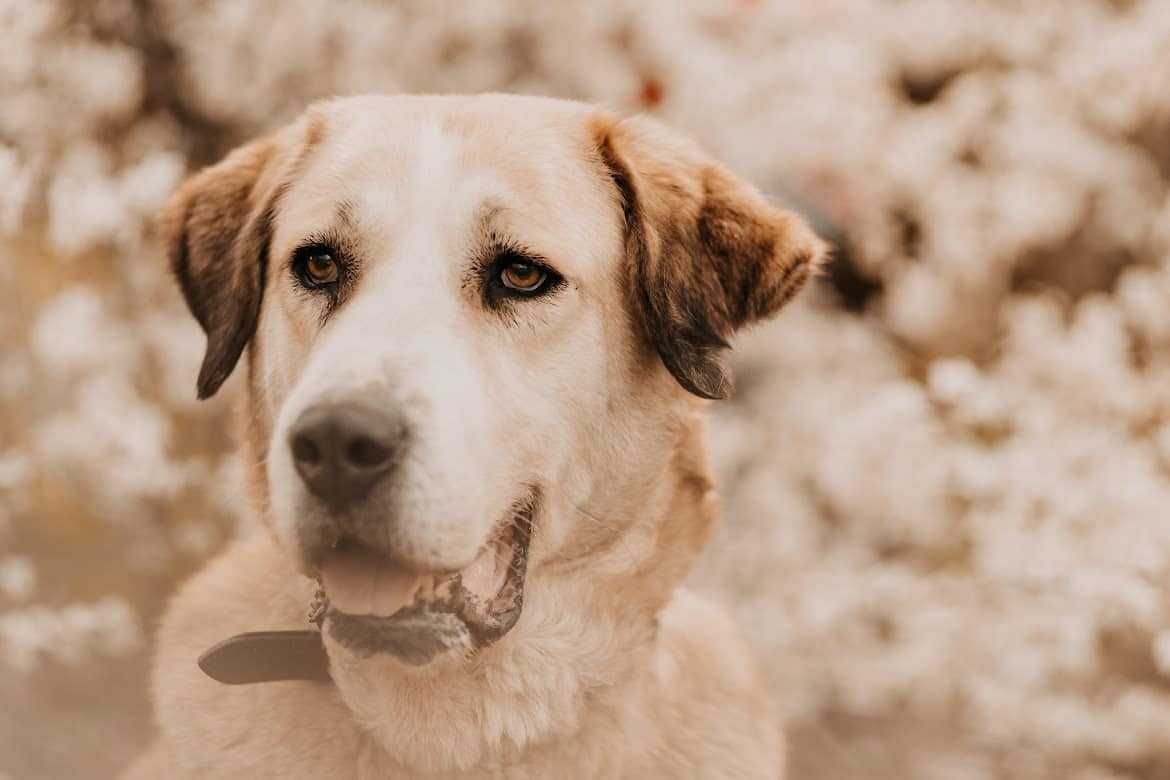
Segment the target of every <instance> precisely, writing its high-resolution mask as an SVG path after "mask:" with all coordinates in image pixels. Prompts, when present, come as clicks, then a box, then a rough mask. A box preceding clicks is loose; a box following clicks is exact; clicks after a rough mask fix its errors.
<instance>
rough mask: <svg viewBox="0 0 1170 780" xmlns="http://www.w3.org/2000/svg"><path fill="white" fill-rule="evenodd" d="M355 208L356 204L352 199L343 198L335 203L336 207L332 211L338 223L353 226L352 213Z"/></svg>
mask: <svg viewBox="0 0 1170 780" xmlns="http://www.w3.org/2000/svg"><path fill="white" fill-rule="evenodd" d="M356 209H357V204H356V203H354V202H353V201H352V200H349V199H346V200H343V201H341V202H340V203H338V204H337V208H336V209H335V210H334V212H333V213H334V217H336V219H337V221H338V223H340V224H342V225H344V226H346V227H353V226H354V217H353V214H354V211H355V210H356Z"/></svg>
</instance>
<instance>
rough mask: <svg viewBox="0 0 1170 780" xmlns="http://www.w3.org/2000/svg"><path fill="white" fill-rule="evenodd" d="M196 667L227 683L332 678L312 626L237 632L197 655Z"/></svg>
mask: <svg viewBox="0 0 1170 780" xmlns="http://www.w3.org/2000/svg"><path fill="white" fill-rule="evenodd" d="M199 668H200V669H202V670H203V673H204V674H206V675H207V676H208V677H210V678H211V679H213V680H216V681H218V682H221V683H226V684H227V685H246V684H248V683H261V682H281V681H284V680H308V681H311V682H330V681H331V680H332V678H331V677H330V676H329V656H328V655H327V654H326V653H325V645H324V643H323V642H322V641H321V632H320V631H313V630H309V631H251V632H249V633H246V634H237V635H235V636H233V637H230V638H228V639H225V640H223V641H222V642H220V643H218V644H216V645H215V646H213V647H212V648H210V649H209V650H207V651H206V652H204V653H203V655H201V656H199Z"/></svg>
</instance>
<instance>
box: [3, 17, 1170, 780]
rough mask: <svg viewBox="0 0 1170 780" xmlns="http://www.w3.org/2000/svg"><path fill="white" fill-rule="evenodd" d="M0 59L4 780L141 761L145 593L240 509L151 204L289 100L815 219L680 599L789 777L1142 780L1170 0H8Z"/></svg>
mask: <svg viewBox="0 0 1170 780" xmlns="http://www.w3.org/2000/svg"><path fill="white" fill-rule="evenodd" d="M0 40H2V41H3V46H0V180H2V181H3V182H4V186H3V187H2V188H0V232H2V233H4V235H5V236H6V240H5V243H4V245H3V249H2V250H0V290H2V291H3V299H4V305H3V306H0V698H3V699H4V700H5V701H6V703H7V704H6V706H5V707H4V708H0V709H3V710H4V713H3V714H0V773H2V772H4V771H9V772H13V773H15V774H16V775H17V776H56V775H62V774H64V773H65V772H67V771H68V769H69V768H70V767H76V766H79V765H85V764H81V763H80V762H78V760H77V756H78V754H79V753H82V752H84V753H85V754H86V756H87V761H89V762H90V763H89V764H88V766H90V767H94V766H96V767H98V769H99V770H101V771H108V770H112V769H113V768H115V767H116V766H117V765H118V764H119V763H120V762H123V761H125V760H126V759H127V758H128V757H129V755H130V754H131V753H132V752H133V751H134V750H137V749H138V748H140V747H141V745H142V744H143V742H144V740H145V739H146V738H147V734H148V729H149V724H148V722H147V716H146V714H145V712H146V710H145V705H144V700H145V699H144V696H145V694H144V691H145V684H146V675H145V672H143V671H142V670H143V668H144V664H145V660H144V659H145V647H146V644H147V642H148V637H149V628H150V624H151V621H152V620H153V619H154V617H155V616H156V615H157V612H158V610H159V608H160V605H161V603H162V602H161V598H162V594H164V593H165V592H167V591H168V590H169V589H171V588H172V587H173V585H174V581H175V579H176V578H177V577H179V576H180V575H182V574H184V573H186V572H189V571H190V570H191V569H192V568H193V567H194V566H195V565H197V564H198V562H200V561H201V560H203V559H204V558H205V557H206V556H208V555H209V554H211V553H212V552H213V551H214V550H215V549H217V548H218V546H219V545H220V544H221V543H222V541H223V540H224V539H225V538H226V536H227V535H228V534H229V533H230V532H231V528H232V525H233V523H234V522H235V519H236V515H237V507H238V506H239V502H240V490H239V485H238V476H237V472H238V470H239V469H238V465H237V463H236V461H235V459H234V457H233V456H232V449H233V440H232V436H231V435H230V430H231V426H230V425H229V420H230V415H229V413H228V409H229V408H230V406H231V403H230V402H231V396H232V395H233V394H235V393H236V392H238V390H237V389H236V388H234V386H229V388H228V392H227V393H226V394H225V397H224V398H218V399H216V400H215V401H214V402H212V403H210V404H208V405H205V406H196V404H195V403H194V385H193V383H194V377H195V374H196V370H197V366H198V361H199V358H200V350H201V347H202V337H201V336H200V334H199V331H198V329H197V327H196V326H195V324H194V323H193V322H192V321H190V319H189V318H188V317H187V315H186V313H185V312H184V310H183V309H182V306H181V304H180V302H179V300H178V296H177V294H176V292H175V291H174V290H173V289H172V284H171V283H170V281H169V280H168V278H167V275H166V272H165V267H164V265H165V264H164V262H163V260H162V257H161V252H160V249H159V247H158V246H157V243H156V240H155V238H154V236H153V227H152V218H153V215H154V214H155V213H156V212H157V210H158V208H159V206H160V205H161V204H162V202H163V201H164V200H165V198H166V196H167V195H168V194H169V192H170V191H171V190H172V189H173V187H174V186H175V185H176V184H177V182H178V181H179V180H180V179H181V177H182V176H183V175H184V173H185V172H186V171H187V170H189V169H190V168H192V167H194V166H198V165H201V164H205V163H207V162H210V161H212V160H214V159H215V158H216V157H217V156H219V155H220V154H222V153H223V152H225V151H226V150H227V149H229V148H230V147H231V146H232V145H234V144H235V143H238V142H239V141H241V140H244V139H246V138H248V137H250V136H251V135H253V134H256V133H259V132H262V131H264V130H266V129H268V128H271V127H273V126H275V125H277V124H279V123H280V122H282V121H283V120H285V119H287V118H289V117H291V116H292V115H294V114H296V113H298V112H299V111H300V110H301V109H302V108H303V106H304V105H305V104H306V103H307V102H308V101H310V100H312V99H314V98H317V97H322V96H327V95H332V94H340V93H353V92H363V91H391V92H394V91H409V92H420V91H437V92H468V91H482V90H496V91H516V92H533V93H542V94H551V95H558V96H563V97H572V98H579V99H584V100H591V101H599V102H603V103H607V104H609V105H610V106H612V107H614V108H618V109H621V110H626V111H635V110H644V111H650V112H653V113H654V114H656V115H658V116H659V117H660V118H662V119H664V120H666V121H668V122H670V123H672V124H674V125H676V126H677V127H680V128H682V129H684V130H687V131H689V132H691V133H692V134H693V135H695V136H696V137H697V138H698V139H699V140H700V141H701V142H702V143H703V144H704V145H705V146H706V147H707V148H709V149H710V150H711V151H712V152H713V153H715V154H716V155H717V156H719V157H722V158H723V159H725V160H726V161H727V162H728V163H729V164H730V165H731V166H732V167H733V168H735V169H736V170H738V171H740V172H741V173H743V174H744V175H746V176H747V177H749V178H751V179H753V180H754V181H756V182H757V183H758V184H759V185H760V186H761V187H762V188H764V189H765V190H767V191H770V192H773V193H775V194H777V195H784V196H792V195H796V196H798V197H799V198H800V199H802V200H803V201H804V202H807V203H808V204H810V205H812V206H814V207H816V208H817V209H819V211H820V212H822V213H824V214H826V215H828V216H829V217H830V218H831V219H833V220H835V221H836V222H837V224H839V225H840V226H842V228H843V230H844V235H843V236H842V238H843V239H847V241H848V244H849V246H850V247H851V252H850V254H849V259H848V263H847V264H839V265H838V266H837V267H836V268H835V273H834V275H833V277H832V278H833V280H834V281H836V282H837V285H836V288H834V286H833V285H831V284H829V283H827V282H825V283H822V284H821V287H820V289H819V290H816V291H814V293H813V294H811V295H808V296H805V298H804V300H803V301H801V302H800V303H798V304H796V305H795V306H794V307H792V308H791V310H790V311H788V312H787V313H785V314H784V315H783V316H782V317H781V318H780V319H779V321H778V322H777V323H775V324H774V325H770V326H768V327H765V328H761V329H758V330H757V331H755V332H754V333H753V334H751V335H750V336H749V337H748V338H745V339H743V340H742V341H741V343H740V344H739V345H738V346H739V347H740V349H739V357H738V369H739V387H740V391H739V394H738V395H737V397H736V399H735V400H734V401H732V402H731V403H729V404H726V405H723V406H717V407H714V414H715V420H714V423H713V425H712V444H713V450H714V456H715V462H716V466H717V468H718V471H719V476H720V484H721V489H722V493H723V499H724V506H725V515H726V518H725V522H724V525H723V528H722V530H721V532H720V535H719V537H718V538H717V540H716V543H715V544H714V545H713V546H712V548H711V550H710V551H709V554H708V555H707V556H706V558H705V559H704V561H703V563H702V566H701V568H700V570H699V571H698V572H697V573H696V578H695V579H696V584H697V585H698V586H699V587H701V588H703V589H704V590H706V591H707V592H709V593H711V594H713V595H715V596H716V597H717V598H722V599H724V600H725V601H726V602H727V603H728V604H729V605H730V606H731V607H732V608H733V609H734V610H735V611H736V612H737V613H738V616H739V618H740V622H741V623H742V625H743V626H744V627H745V629H746V630H748V631H749V633H750V635H751V638H752V640H753V641H754V642H755V643H756V645H757V646H758V647H759V648H760V651H761V653H762V654H763V655H764V657H765V658H766V659H767V667H768V669H769V670H770V675H771V680H772V682H773V684H774V686H775V690H776V693H777V696H778V697H780V699H781V701H782V702H783V703H784V706H785V708H786V711H787V713H788V714H789V726H790V736H791V741H792V758H793V763H794V768H793V769H794V776H795V777H802V778H804V777H807V778H816V777H823V778H840V779H845V780H847V779H848V778H862V777H890V778H895V777H896V778H903V777H915V778H947V779H948V780H950V779H952V778H985V777H986V778H991V777H1028V778H1045V777H1051V778H1078V779H1079V780H1090V779H1092V780H1103V779H1104V778H1139V777H1156V776H1165V775H1170V621H1168V618H1170V599H1168V598H1167V595H1166V590H1165V587H1164V583H1166V582H1167V581H1170V197H1168V192H1170V4H1168V3H1166V2H1163V1H1162V0H1146V1H1145V2H1141V0H1129V1H1126V0H1112V2H1107V1H1106V0H1075V1H1074V0H999V1H998V2H992V1H991V0H983V1H981V2H969V1H968V0H903V1H902V2H885V1H883V0H817V1H816V2H806V3H799V2H775V3H768V2H763V1H762V0H758V1H754V2H753V1H752V0H738V1H733V0H720V1H719V2H715V0H711V1H710V2H703V3H687V4H684V5H680V4H677V3H670V2H664V1H662V0H653V1H652V2H638V3H634V2H579V3H578V2H568V3H542V2H535V0H533V2H519V1H513V2H505V3H490V4H488V3H482V4H469V3H456V2H442V3H432V2H423V1H422V0H419V1H417V2H381V3H378V2H357V1H356V0H353V1H347V2H333V3H323V2H317V1H316V0H286V1H283V2H277V0H267V1H265V0H254V1H252V0H249V1H243V0H241V1H235V0H230V1H229V0H223V1H221V2H202V3H189V2H180V1H179V0H173V1H169V2H161V1H159V0H96V2H65V1H64V0H57V1H54V0H36V1H34V2H28V1H26V0H0ZM842 293H843V295H842ZM843 303H848V304H849V306H850V307H851V309H852V310H850V309H848V308H847V307H846V306H845V305H843ZM856 310H860V311H859V312H857V311H856ZM93 762H96V764H95V763H93Z"/></svg>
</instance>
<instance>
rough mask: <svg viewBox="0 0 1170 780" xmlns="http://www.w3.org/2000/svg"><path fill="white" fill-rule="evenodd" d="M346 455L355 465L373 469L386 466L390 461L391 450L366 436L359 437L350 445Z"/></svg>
mask: <svg viewBox="0 0 1170 780" xmlns="http://www.w3.org/2000/svg"><path fill="white" fill-rule="evenodd" d="M345 455H346V458H348V459H349V462H350V463H352V464H353V465H355V466H358V467H360V468H366V469H373V468H378V467H379V466H384V465H385V464H386V463H387V461H389V460H390V448H389V447H387V446H385V445H382V444H379V443H378V442H376V441H374V440H373V439H371V438H368V437H366V436H359V437H358V438H356V439H354V440H353V441H351V442H350V443H349V447H348V448H347V449H346V452H345Z"/></svg>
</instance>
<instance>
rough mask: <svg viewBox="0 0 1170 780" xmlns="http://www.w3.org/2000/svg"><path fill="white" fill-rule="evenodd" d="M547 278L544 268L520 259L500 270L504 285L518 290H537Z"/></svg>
mask: <svg viewBox="0 0 1170 780" xmlns="http://www.w3.org/2000/svg"><path fill="white" fill-rule="evenodd" d="M547 278H548V274H547V273H546V272H545V270H544V269H543V268H541V267H539V266H536V265H533V264H531V263H524V262H520V261H516V262H512V263H509V264H508V265H506V266H504V268H503V270H501V271H500V281H501V282H503V284H504V286H505V287H507V288H508V289H509V290H516V291H517V292H536V291H537V290H538V289H540V286H541V285H542V284H544V282H545V279H547Z"/></svg>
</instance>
